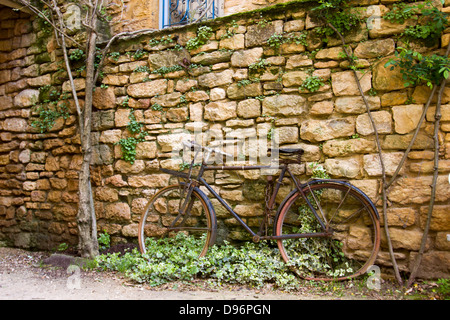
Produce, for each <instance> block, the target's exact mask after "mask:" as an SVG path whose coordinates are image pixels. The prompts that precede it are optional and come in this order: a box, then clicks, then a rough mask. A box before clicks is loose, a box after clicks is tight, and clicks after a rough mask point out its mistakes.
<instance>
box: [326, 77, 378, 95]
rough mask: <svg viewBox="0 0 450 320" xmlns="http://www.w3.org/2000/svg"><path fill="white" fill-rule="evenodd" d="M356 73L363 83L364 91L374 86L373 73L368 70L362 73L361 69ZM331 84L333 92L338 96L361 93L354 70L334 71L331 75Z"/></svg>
mask: <svg viewBox="0 0 450 320" xmlns="http://www.w3.org/2000/svg"><path fill="white" fill-rule="evenodd" d="M356 74H357V76H358V79H359V81H360V83H361V88H362V90H363V92H367V91H369V90H370V88H372V73H371V72H367V73H365V74H362V73H361V72H360V71H358V72H357V73H356ZM331 85H332V87H333V93H334V94H335V95H336V96H356V95H360V92H359V90H358V86H357V84H356V80H355V76H354V74H353V71H342V72H336V73H333V74H332V75H331Z"/></svg>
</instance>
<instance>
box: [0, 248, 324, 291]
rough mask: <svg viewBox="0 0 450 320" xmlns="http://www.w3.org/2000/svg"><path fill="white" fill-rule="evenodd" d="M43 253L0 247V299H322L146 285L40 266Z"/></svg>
mask: <svg viewBox="0 0 450 320" xmlns="http://www.w3.org/2000/svg"><path fill="white" fill-rule="evenodd" d="M46 257H48V254H46V253H39V252H28V251H25V250H20V249H12V248H0V299H2V300H41V299H42V300H72V299H77V300H115V299H133V300H143V299H150V300H235V299H237V300H258V299H262V300H266V299H268V300H301V299H324V298H322V297H319V296H310V295H307V294H302V295H299V294H288V293H282V292H260V291H258V290H249V289H241V288H238V289H236V290H233V289H225V290H223V289H221V290H214V291H212V290H209V291H208V290H206V291H205V290H195V289H194V290H193V289H192V287H190V288H189V289H188V290H185V291H183V290H180V288H178V287H177V286H176V284H174V285H172V288H170V289H169V288H166V289H161V288H157V289H155V288H150V287H148V286H145V285H144V286H143V285H135V284H130V283H128V282H127V280H126V279H124V278H122V277H121V276H120V275H117V274H112V273H107V272H96V271H83V270H80V269H78V268H74V269H73V270H71V271H72V272H70V269H68V270H69V272H67V271H66V270H63V269H60V268H59V269H56V268H51V267H44V266H42V260H43V259H45V258H46Z"/></svg>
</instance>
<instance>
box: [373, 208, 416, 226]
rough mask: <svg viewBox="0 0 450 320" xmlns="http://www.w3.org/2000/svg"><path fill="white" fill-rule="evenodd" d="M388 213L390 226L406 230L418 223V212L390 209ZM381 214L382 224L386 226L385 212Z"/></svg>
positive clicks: (406, 209)
mask: <svg viewBox="0 0 450 320" xmlns="http://www.w3.org/2000/svg"><path fill="white" fill-rule="evenodd" d="M386 211H387V219H388V224H389V226H396V227H403V228H406V227H410V226H413V225H414V224H415V223H416V210H414V209H412V208H388V209H387V210H386ZM379 213H380V222H381V223H382V225H384V217H383V211H382V210H380V211H379Z"/></svg>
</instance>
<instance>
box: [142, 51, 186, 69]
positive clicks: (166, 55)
mask: <svg viewBox="0 0 450 320" xmlns="http://www.w3.org/2000/svg"><path fill="white" fill-rule="evenodd" d="M184 59H187V61H190V60H191V56H190V55H189V52H188V51H187V50H185V49H183V50H173V51H171V50H164V51H162V52H158V53H154V54H150V55H149V56H148V65H149V68H150V71H155V70H158V69H160V68H163V67H166V68H169V67H173V66H176V65H179V64H180V62H182V61H183V60H184Z"/></svg>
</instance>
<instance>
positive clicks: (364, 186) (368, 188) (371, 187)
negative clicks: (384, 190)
mask: <svg viewBox="0 0 450 320" xmlns="http://www.w3.org/2000/svg"><path fill="white" fill-rule="evenodd" d="M350 183H351V184H352V185H354V186H355V187H357V188H358V189H360V190H361V191H362V192H364V193H365V194H366V195H367V196H368V197H369V198H370V199H371V200H372V201H374V202H375V201H376V200H377V198H378V181H377V180H372V179H371V180H368V179H365V180H351V181H350Z"/></svg>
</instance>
